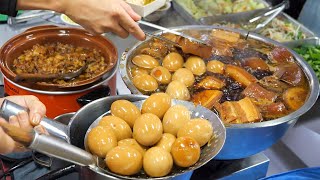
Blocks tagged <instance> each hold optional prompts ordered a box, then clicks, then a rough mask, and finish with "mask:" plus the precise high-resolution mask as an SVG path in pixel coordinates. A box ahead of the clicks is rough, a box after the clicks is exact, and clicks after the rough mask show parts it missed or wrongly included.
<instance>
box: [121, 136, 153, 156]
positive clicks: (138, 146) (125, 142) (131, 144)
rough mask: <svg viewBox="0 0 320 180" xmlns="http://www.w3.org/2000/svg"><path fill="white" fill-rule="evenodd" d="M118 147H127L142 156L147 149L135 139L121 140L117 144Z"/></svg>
mask: <svg viewBox="0 0 320 180" xmlns="http://www.w3.org/2000/svg"><path fill="white" fill-rule="evenodd" d="M118 146H129V147H132V148H133V149H136V150H138V151H139V152H140V154H141V155H142V156H143V155H144V153H145V152H146V150H147V148H146V147H144V146H142V145H141V144H139V143H138V142H137V141H136V140H135V139H123V140H121V141H119V142H118Z"/></svg>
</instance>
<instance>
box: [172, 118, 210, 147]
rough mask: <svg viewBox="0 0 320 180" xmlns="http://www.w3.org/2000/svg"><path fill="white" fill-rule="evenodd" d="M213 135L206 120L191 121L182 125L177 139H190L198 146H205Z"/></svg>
mask: <svg viewBox="0 0 320 180" xmlns="http://www.w3.org/2000/svg"><path fill="white" fill-rule="evenodd" d="M212 134H213V127H212V125H211V123H210V122H209V121H207V120H206V119H201V118H196V119H191V120H190V121H188V122H187V123H186V124H184V125H183V126H182V127H181V128H180V129H179V131H178V137H184V136H188V137H192V138H194V139H195V140H196V141H197V142H198V144H199V145H200V146H203V145H205V144H206V143H207V142H208V141H209V140H210V139H211V138H212Z"/></svg>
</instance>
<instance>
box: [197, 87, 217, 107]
mask: <svg viewBox="0 0 320 180" xmlns="http://www.w3.org/2000/svg"><path fill="white" fill-rule="evenodd" d="M222 95H223V93H222V91H218V90H204V91H201V92H198V93H196V94H194V95H193V97H192V102H193V103H194V104H196V105H201V106H204V107H206V108H208V109H212V108H213V107H214V105H215V104H217V103H219V101H220V99H221V97H222Z"/></svg>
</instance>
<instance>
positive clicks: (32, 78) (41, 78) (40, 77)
mask: <svg viewBox="0 0 320 180" xmlns="http://www.w3.org/2000/svg"><path fill="white" fill-rule="evenodd" d="M87 67H88V64H87V63H86V64H85V65H84V66H82V67H81V68H79V69H78V70H76V71H72V72H69V73H61V74H39V73H36V74H29V73H21V74H17V75H16V77H15V81H16V82H22V81H27V82H48V81H52V80H54V79H62V80H71V79H73V78H75V77H78V76H79V75H80V74H82V72H84V71H85V70H86V69H87Z"/></svg>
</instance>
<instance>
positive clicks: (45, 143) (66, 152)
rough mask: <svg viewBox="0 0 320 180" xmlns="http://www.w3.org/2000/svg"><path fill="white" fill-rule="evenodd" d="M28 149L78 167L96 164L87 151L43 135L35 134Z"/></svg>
mask: <svg viewBox="0 0 320 180" xmlns="http://www.w3.org/2000/svg"><path fill="white" fill-rule="evenodd" d="M29 148H30V149H33V150H36V151H38V152H41V153H43V154H47V155H50V156H53V157H55V158H58V159H61V160H64V161H68V162H71V163H74V164H77V165H80V166H96V162H97V158H96V157H94V156H93V155H92V154H90V153H88V152H87V151H85V150H83V149H80V148H78V147H76V146H73V145H71V144H69V143H67V142H66V141H64V140H62V139H59V138H56V137H53V136H48V135H45V134H38V133H35V135H34V139H33V141H32V143H31V145H30V146H29Z"/></svg>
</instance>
